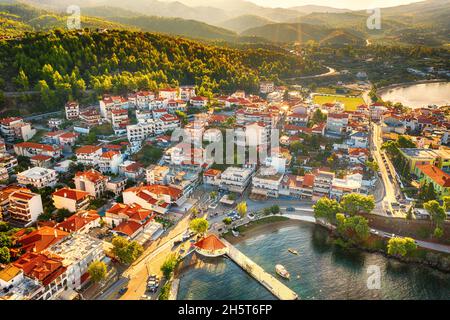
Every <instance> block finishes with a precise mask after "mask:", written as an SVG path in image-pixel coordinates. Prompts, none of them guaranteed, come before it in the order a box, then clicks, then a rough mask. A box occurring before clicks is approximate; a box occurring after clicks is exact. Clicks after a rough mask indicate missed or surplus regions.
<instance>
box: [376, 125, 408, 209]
mask: <svg viewBox="0 0 450 320" xmlns="http://www.w3.org/2000/svg"><path fill="white" fill-rule="evenodd" d="M371 138H372V144H371V145H372V154H373V157H374V159H375V160H376V162H377V163H378V166H379V172H380V173H381V180H382V181H383V185H384V198H383V200H382V201H381V202H380V203H377V205H376V209H375V210H374V212H375V213H377V214H380V215H384V216H387V214H386V210H389V211H390V212H392V213H393V216H398V217H403V216H404V215H402V214H399V213H397V212H396V211H394V210H393V209H392V205H391V203H392V202H397V201H398V196H397V194H399V193H400V191H399V190H398V187H397V186H396V185H395V183H394V182H392V180H391V178H390V177H389V172H390V173H391V176H392V179H395V176H394V175H395V169H394V168H393V166H392V164H391V163H390V160H389V159H388V158H387V155H385V153H384V152H383V151H381V145H382V139H381V128H380V126H379V125H377V124H375V123H372V135H371ZM384 160H386V162H385V161H384ZM388 170H389V172H388Z"/></svg>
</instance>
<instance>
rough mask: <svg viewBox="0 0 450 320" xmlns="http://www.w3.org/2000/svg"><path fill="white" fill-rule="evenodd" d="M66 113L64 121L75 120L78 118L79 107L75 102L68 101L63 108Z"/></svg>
mask: <svg viewBox="0 0 450 320" xmlns="http://www.w3.org/2000/svg"><path fill="white" fill-rule="evenodd" d="M64 109H65V111H66V119H67V120H69V121H71V120H77V119H78V118H79V116H80V105H79V104H78V102H76V101H68V102H67V103H66V105H65V107H64Z"/></svg>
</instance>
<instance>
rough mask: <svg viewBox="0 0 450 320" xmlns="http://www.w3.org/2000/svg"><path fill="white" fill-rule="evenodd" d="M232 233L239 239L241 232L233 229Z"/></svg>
mask: <svg viewBox="0 0 450 320" xmlns="http://www.w3.org/2000/svg"><path fill="white" fill-rule="evenodd" d="M231 233H232V234H233V236H235V237H239V231H237V230H235V229H231Z"/></svg>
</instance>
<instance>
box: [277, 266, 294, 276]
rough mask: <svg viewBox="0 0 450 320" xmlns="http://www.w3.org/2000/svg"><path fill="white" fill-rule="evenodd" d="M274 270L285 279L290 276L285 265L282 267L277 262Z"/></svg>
mask: <svg viewBox="0 0 450 320" xmlns="http://www.w3.org/2000/svg"><path fill="white" fill-rule="evenodd" d="M275 271H276V273H277V274H278V275H279V276H280V277H283V278H285V279H289V278H290V277H291V275H290V274H289V272H288V271H287V270H286V268H285V267H283V266H282V265H281V264H277V265H276V266H275Z"/></svg>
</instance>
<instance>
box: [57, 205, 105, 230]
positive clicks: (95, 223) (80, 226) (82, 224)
mask: <svg viewBox="0 0 450 320" xmlns="http://www.w3.org/2000/svg"><path fill="white" fill-rule="evenodd" d="M100 221H101V217H100V215H99V214H98V213H97V210H81V211H78V212H77V213H75V214H73V215H71V216H70V217H68V218H66V219H64V221H62V222H60V223H58V224H57V225H56V226H55V228H56V229H59V230H62V231H65V232H68V233H73V232H77V233H87V232H89V231H90V230H91V229H92V228H97V227H100V225H101V223H100Z"/></svg>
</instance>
